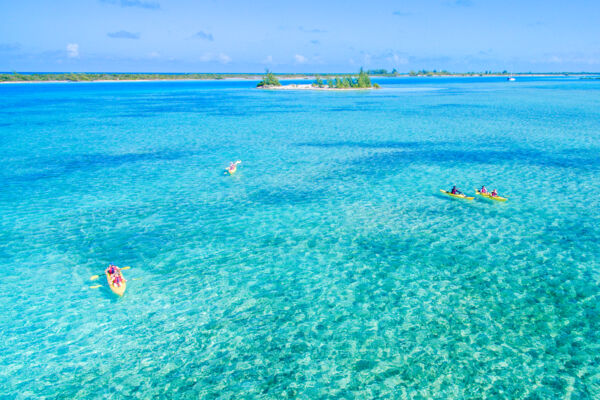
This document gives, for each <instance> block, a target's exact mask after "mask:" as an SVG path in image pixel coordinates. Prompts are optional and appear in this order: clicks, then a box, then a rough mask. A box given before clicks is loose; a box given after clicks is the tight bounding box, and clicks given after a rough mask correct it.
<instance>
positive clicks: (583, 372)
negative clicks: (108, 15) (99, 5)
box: [0, 78, 600, 399]
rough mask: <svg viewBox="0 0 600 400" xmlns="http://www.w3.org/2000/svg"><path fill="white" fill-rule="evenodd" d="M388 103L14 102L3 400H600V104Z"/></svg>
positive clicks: (204, 91) (194, 98) (231, 86)
mask: <svg viewBox="0 0 600 400" xmlns="http://www.w3.org/2000/svg"><path fill="white" fill-rule="evenodd" d="M380 83H381V84H382V86H383V89H381V90H379V91H369V92H331V93H329V92H301V91H299V92H271V91H259V90H254V89H252V86H253V85H255V82H241V81H240V82H235V81H225V82H136V83H80V84H10V85H8V84H7V85H0V156H1V159H2V162H3V167H2V169H0V182H2V184H1V186H0V262H1V263H2V264H3V265H4V269H3V271H4V273H3V276H2V279H1V281H0V302H1V303H2V304H3V305H4V307H3V312H2V313H1V314H0V332H2V340H1V341H0V394H2V396H0V397H3V398H4V397H6V398H17V399H25V398H40V397H47V398H124V397H134V398H136V397H137V398H152V397H155V398H219V399H237V398H264V399H267V398H402V399H404V398H406V399H427V398H439V399H464V398H510V399H516V398H531V399H534V398H539V399H548V398H573V399H594V398H595V399H597V398H600V302H599V300H600V262H599V261H598V256H599V255H600V213H599V212H598V209H599V206H600V196H599V194H600V156H599V155H600V82H599V81H581V80H578V79H573V78H529V79H526V78H518V80H517V82H512V83H508V82H506V81H504V80H503V79H501V78H489V79H483V78H480V79H478V78H470V79H416V78H415V79H388V80H380ZM236 159H240V160H242V161H243V163H242V166H241V167H240V169H239V171H238V173H237V174H236V175H234V176H231V177H230V176H224V175H223V174H222V172H223V169H224V167H225V166H226V165H227V164H228V162H229V161H233V160H236ZM452 184H456V185H458V186H459V187H460V188H461V189H462V190H463V191H466V192H472V191H473V188H474V187H476V186H478V185H481V184H486V186H487V187H488V188H490V189H492V188H497V189H498V191H499V193H500V194H501V195H505V196H507V197H509V201H508V202H507V203H505V204H501V203H490V202H488V201H486V200H481V199H476V200H474V201H472V202H465V201H459V200H453V199H450V198H448V197H445V196H443V195H442V194H441V193H440V192H439V189H440V188H446V189H447V188H449V187H450V186H451V185H452ZM109 262H114V263H116V264H118V265H120V266H125V265H130V266H131V267H132V268H131V270H129V271H126V272H125V276H126V278H128V280H129V282H128V288H127V292H126V294H125V296H124V297H123V298H122V299H119V298H116V296H114V295H113V294H112V293H111V292H110V291H109V290H108V289H106V288H105V287H104V288H100V289H90V288H89V286H90V285H93V284H94V283H95V282H91V281H90V276H92V275H95V274H101V273H102V271H103V270H104V268H105V267H106V266H107V265H108V263H109ZM100 283H103V281H102V280H100Z"/></svg>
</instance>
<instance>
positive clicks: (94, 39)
mask: <svg viewBox="0 0 600 400" xmlns="http://www.w3.org/2000/svg"><path fill="white" fill-rule="evenodd" d="M2 3H3V4H2V7H1V9H2V13H1V14H0V71H12V70H16V71H48V72H53V71H89V72H93V71H97V72H111V71H115V72H119V71H120V72H262V71H263V70H264V68H270V69H272V70H274V71H275V72H327V71H329V72H347V71H356V70H358V68H360V67H361V66H364V67H365V68H368V69H373V68H386V69H388V70H391V69H393V68H396V69H397V70H398V71H401V72H408V71H409V70H411V69H414V70H417V69H438V70H441V69H446V70H449V71H457V72H466V71H483V70H495V71H496V70H508V71H514V72H518V71H523V72H525V71H600V23H598V20H599V18H600V1H596V0H586V1H584V0H572V1H570V2H565V1H561V2H558V1H555V0H546V1H539V0H533V1H526V0H521V1H512V0H508V1H485V0H425V1H412V2H408V1H371V2H365V1H354V0H346V1H341V0H340V1H337V0H334V1H303V2H290V1H284V0H280V1H276V0H273V1H263V0H255V1H253V2H249V1H238V0H206V1H201V0H200V1H193V0H170V1H166V0H57V1H53V2H49V1H33V0H19V1H10V0H4V1H3V2H2Z"/></svg>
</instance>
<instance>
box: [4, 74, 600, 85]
mask: <svg viewBox="0 0 600 400" xmlns="http://www.w3.org/2000/svg"><path fill="white" fill-rule="evenodd" d="M2 75H4V76H6V75H11V74H0V78H2ZM39 75H42V74H39ZM43 75H48V76H52V75H61V77H62V76H64V75H65V74H43ZM77 75H78V78H81V79H39V78H38V79H36V78H33V79H14V80H0V84H3V83H85V82H88V83H91V82H171V81H184V82H185V81H188V82H195V81H257V80H260V79H261V78H262V76H261V75H250V74H249V75H243V76H232V75H228V76H227V75H225V74H223V75H219V74H214V76H210V74H206V75H207V76H203V77H198V78H187V77H184V76H181V77H168V75H165V77H164V78H156V77H154V76H153V77H148V78H145V77H140V78H139V79H119V76H118V75H117V74H115V75H111V74H104V75H109V76H111V78H110V79H93V78H91V79H90V78H89V75H101V74H77ZM140 75H144V74H140ZM149 75H150V74H149ZM152 75H160V74H152ZM317 75H318V76H320V77H322V78H328V77H335V76H343V75H347V74H330V73H326V74H298V75H288V74H281V75H276V76H277V78H278V79H281V80H311V79H315V78H316V76H317ZM598 75H600V73H592V72H589V73H569V72H560V73H559V72H557V73H550V72H548V73H514V74H485V73H468V74H467V73H464V74H463V73H454V74H435V73H434V74H427V75H423V74H417V75H409V74H406V73H403V74H395V75H392V74H386V75H378V74H373V75H369V76H370V77H373V78H484V77H489V78H501V77H504V78H508V77H515V78H523V77H567V76H572V77H580V78H583V77H590V76H598ZM21 76H24V77H28V75H27V74H22V75H21ZM11 78H12V77H11ZM84 78H85V79H84Z"/></svg>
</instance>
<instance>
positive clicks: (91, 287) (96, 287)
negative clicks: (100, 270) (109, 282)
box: [90, 285, 102, 289]
mask: <svg viewBox="0 0 600 400" xmlns="http://www.w3.org/2000/svg"><path fill="white" fill-rule="evenodd" d="M99 287H102V285H94V286H90V289H98V288H99Z"/></svg>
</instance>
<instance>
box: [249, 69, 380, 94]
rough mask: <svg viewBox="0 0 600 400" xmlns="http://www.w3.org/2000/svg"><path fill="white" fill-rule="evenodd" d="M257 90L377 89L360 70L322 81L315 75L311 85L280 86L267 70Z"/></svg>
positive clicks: (365, 73)
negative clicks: (356, 72)
mask: <svg viewBox="0 0 600 400" xmlns="http://www.w3.org/2000/svg"><path fill="white" fill-rule="evenodd" d="M256 87H257V88H259V89H275V90H348V89H379V85H378V84H377V83H374V84H372V83H371V78H369V74H368V73H367V72H365V71H364V70H363V69H362V68H361V69H360V71H359V73H358V75H345V76H330V77H329V78H328V79H327V81H326V82H325V81H323V79H321V77H320V76H319V75H315V82H314V83H312V84H289V85H282V84H281V82H279V79H277V77H276V76H275V74H273V73H272V72H271V71H269V70H267V71H266V72H265V76H264V77H263V80H262V81H260V82H259V83H258V85H256Z"/></svg>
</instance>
